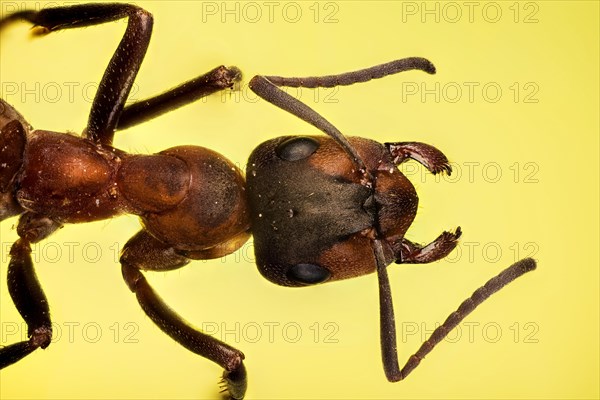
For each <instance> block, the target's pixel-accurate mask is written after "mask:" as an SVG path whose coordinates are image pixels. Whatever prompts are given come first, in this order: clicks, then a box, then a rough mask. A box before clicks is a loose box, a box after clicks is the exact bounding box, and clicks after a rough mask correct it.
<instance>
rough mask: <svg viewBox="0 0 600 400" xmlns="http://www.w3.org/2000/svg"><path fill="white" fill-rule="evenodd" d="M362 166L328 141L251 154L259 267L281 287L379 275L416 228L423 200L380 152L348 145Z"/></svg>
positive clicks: (291, 142)
mask: <svg viewBox="0 0 600 400" xmlns="http://www.w3.org/2000/svg"><path fill="white" fill-rule="evenodd" d="M349 143H350V145H351V146H352V148H353V150H354V153H355V154H357V155H358V157H360V160H359V162H357V161H356V160H355V159H354V158H353V156H352V155H351V154H349V153H348V151H346V150H345V149H344V148H342V146H340V145H339V143H338V142H336V141H335V140H333V139H331V138H329V137H326V136H285V137H279V138H276V139H273V140H269V141H267V142H265V143H263V144H261V145H260V146H259V147H258V148H257V149H255V150H254V152H253V153H252V154H251V156H250V159H249V162H248V168H247V177H246V179H247V192H248V199H249V205H250V210H251V224H252V228H251V229H252V232H253V235H254V247H255V253H256V262H257V265H258V269H259V270H260V272H261V274H262V275H263V276H264V277H265V278H267V279H268V280H270V281H271V282H274V283H276V284H278V285H283V286H306V285H313V284H318V283H323V282H330V281H335V280H340V279H347V278H352V277H356V276H361V275H365V274H369V273H372V272H375V270H376V267H377V260H376V256H375V253H374V249H373V242H374V240H375V239H377V240H381V241H382V242H383V244H384V254H385V262H386V264H389V263H391V262H392V261H395V260H396V259H398V258H399V256H398V249H397V247H398V246H397V245H396V244H397V243H399V241H400V240H401V239H402V237H403V236H404V233H405V232H406V230H407V229H408V227H409V226H410V224H411V223H412V221H413V219H414V217H415V214H416V209H417V203H418V199H417V195H416V192H415V190H414V188H413V186H412V184H411V183H410V182H409V181H408V179H406V177H404V175H402V174H401V173H400V171H399V170H398V169H397V168H396V166H395V165H394V163H393V160H392V156H391V155H390V152H389V150H388V149H387V148H386V147H384V146H383V145H382V144H380V143H377V142H374V141H372V140H368V139H363V138H349Z"/></svg>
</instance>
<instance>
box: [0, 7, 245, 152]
mask: <svg viewBox="0 0 600 400" xmlns="http://www.w3.org/2000/svg"><path fill="white" fill-rule="evenodd" d="M121 18H129V20H128V23H127V28H126V30H125V34H124V35H123V39H122V40H121V42H120V43H119V46H118V47H117V50H116V51H115V53H114V55H113V57H112V59H111V60H110V62H109V64H108V66H107V68H106V71H105V73H104V76H103V77H102V80H101V82H100V84H99V86H98V91H97V92H96V96H95V98H94V102H93V103H92V108H91V110H90V116H89V119H88V124H87V127H86V129H85V131H84V132H85V133H84V134H85V137H86V138H88V139H90V140H92V141H94V142H96V143H98V144H103V145H110V144H111V143H112V141H113V137H114V133H115V131H116V130H117V129H121V130H122V129H126V128H129V127H131V126H133V125H136V124H139V123H141V122H144V121H147V120H149V119H151V118H154V117H157V116H159V115H161V114H163V113H166V112H168V111H171V110H173V109H176V108H178V107H181V106H183V105H185V104H188V103H191V102H194V101H196V100H198V99H200V98H202V97H205V96H208V95H209V94H212V93H215V92H217V91H219V90H223V89H225V88H232V87H233V86H234V84H235V83H236V82H238V81H239V80H240V79H241V76H242V74H241V72H240V70H239V69H237V68H236V67H224V66H220V67H217V68H215V69H213V70H212V71H210V72H208V73H206V74H204V75H201V76H199V77H197V78H194V79H192V80H189V81H187V82H185V83H183V84H181V85H179V86H177V87H175V88H172V89H170V90H168V91H167V92H165V93H163V94H160V95H158V96H154V97H151V98H149V99H145V100H142V101H139V102H136V103H134V104H131V105H129V106H127V107H125V102H126V100H127V97H128V96H129V93H130V91H131V88H132V86H133V82H134V81H135V78H136V76H137V73H138V71H139V69H140V66H141V64H142V61H143V60H144V56H145V54H146V50H147V48H148V44H149V43H150V36H151V34H152V25H153V20H152V15H151V14H150V13H149V12H147V11H146V10H144V9H142V8H139V7H137V6H134V5H130V4H82V5H75V6H68V7H56V8H47V9H43V10H40V11H21V12H17V13H14V14H11V15H9V16H7V17H5V18H4V19H1V20H0V29H2V27H4V26H5V25H8V24H9V23H11V22H14V21H18V20H25V21H28V22H31V23H33V24H34V25H35V26H36V27H38V30H37V33H39V34H45V33H49V32H52V31H56V30H61V29H69V28H79V27H84V26H91V25H97V24H101V23H105V22H110V21H114V20H117V19H121Z"/></svg>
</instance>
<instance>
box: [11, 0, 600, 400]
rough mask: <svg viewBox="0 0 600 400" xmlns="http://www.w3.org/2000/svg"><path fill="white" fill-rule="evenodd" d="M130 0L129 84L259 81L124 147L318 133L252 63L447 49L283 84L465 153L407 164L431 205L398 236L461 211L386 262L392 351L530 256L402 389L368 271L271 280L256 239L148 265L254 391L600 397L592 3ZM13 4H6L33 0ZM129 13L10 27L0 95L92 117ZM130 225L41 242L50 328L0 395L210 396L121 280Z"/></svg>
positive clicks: (352, 130)
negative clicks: (138, 51) (385, 348)
mask: <svg viewBox="0 0 600 400" xmlns="http://www.w3.org/2000/svg"><path fill="white" fill-rule="evenodd" d="M136 3H137V4H138V5H140V6H142V7H144V8H146V9H147V10H149V11H151V12H152V13H153V15H154V18H155V25H154V35H153V37H152V42H151V44H150V48H149V49H148V53H147V57H146V59H145V62H144V64H143V66H142V68H141V71H140V73H139V76H138V79H137V81H136V87H135V89H134V93H133V94H132V97H133V98H134V99H137V100H139V99H142V98H144V97H145V96H149V95H153V94H155V93H158V92H160V91H162V90H164V89H167V88H169V87H171V86H174V85H176V84H178V83H180V82H182V81H184V80H187V79H190V78H192V77H194V76H196V75H199V74H202V73H204V72H206V71H208V70H209V69H211V68H213V67H215V66H217V65H220V64H226V65H237V66H238V67H240V68H241V69H242V70H243V71H244V74H245V79H244V85H243V86H242V90H241V92H239V93H232V94H229V93H226V94H223V95H216V96H212V97H211V98H209V99H207V100H203V101H200V102H198V103H196V104H193V105H190V106H188V107H186V108H184V109H180V110H178V111H175V112H172V113H170V114H168V115H165V116H162V117H160V118H158V119H156V120H153V121H151V122H148V123H145V124H143V125H140V126H138V127H135V128H132V129H130V130H128V131H126V132H122V133H118V134H117V136H116V140H115V145H116V146H118V147H120V148H122V149H125V150H128V151H132V152H140V153H149V152H156V151H159V150H162V149H164V148H167V147H171V146H176V145H182V144H195V145H201V146H206V147H208V148H211V149H215V150H217V151H219V152H221V153H222V154H224V155H225V156H227V157H228V158H229V159H231V160H233V161H234V162H236V163H239V165H240V166H241V167H243V166H244V164H245V160H246V159H247V157H248V155H249V154H250V152H251V150H252V149H253V148H254V147H256V146H257V145H258V144H259V143H261V142H262V141H264V140H267V139H269V138H273V137H276V136H278V135H283V134H315V133H317V131H316V130H315V129H314V128H312V127H311V126H309V125H307V124H305V123H303V122H302V121H300V120H298V119H297V118H295V117H293V116H291V115H288V114H286V113H285V112H283V111H281V110H278V109H276V108H275V107H273V106H271V105H269V104H267V103H265V102H262V101H260V102H259V101H256V98H255V96H254V95H253V94H252V93H251V92H250V91H249V90H248V88H247V82H248V81H249V79H250V78H251V77H252V76H253V75H255V74H272V75H282V76H303V75H304V76H306V75H324V74H333V73H339V72H344V71H348V70H353V69H358V68H363V67H367V66H371V65H375V64H378V63H383V62H387V61H390V60H393V59H396V58H402V57H407V56H423V57H427V58H429V59H430V60H432V61H433V62H434V63H435V65H436V66H437V68H438V73H437V75H435V76H429V75H427V74H424V73H422V72H418V71H412V72H406V73H403V74H400V75H397V76H392V77H388V78H386V79H383V80H378V81H374V82H370V83H366V84H362V85H357V86H352V87H344V88H339V89H335V90H332V89H319V90H316V91H311V90H307V89H303V90H301V91H299V92H296V91H293V90H292V91H291V93H293V94H295V95H299V96H300V98H301V99H302V100H303V101H306V102H307V103H308V104H310V105H311V106H314V108H315V109H317V110H318V111H319V112H321V113H322V114H323V115H324V116H325V117H327V118H328V119H329V120H330V121H332V122H333V123H334V124H336V125H337V126H338V127H339V128H340V129H341V130H342V131H343V132H344V133H345V134H347V135H360V136H365V137H369V138H373V139H377V140H380V141H382V142H383V141H413V140H414V141H423V142H427V143H430V144H432V145H435V146H437V147H438V148H439V149H441V150H442V151H443V152H444V153H445V154H447V155H448V157H449V158H450V159H451V161H452V162H453V163H454V165H455V173H454V175H453V177H451V178H442V179H441V180H440V181H439V182H436V179H435V178H433V177H432V176H431V175H429V174H427V173H426V171H425V170H424V169H423V168H421V167H420V166H419V165H418V164H416V163H414V162H410V163H407V164H406V165H405V166H404V167H403V170H404V171H405V172H406V174H407V176H408V177H409V178H410V179H411V180H412V182H413V183H414V184H415V186H416V188H417V191H418V193H419V197H420V200H421V203H420V207H419V213H418V215H417V218H416V220H415V222H414V224H413V226H412V227H411V228H410V230H409V232H408V235H407V237H408V238H410V239H411V240H414V241H417V242H428V241H430V240H433V239H434V238H435V237H436V236H437V235H438V234H439V233H441V231H442V230H444V229H453V228H455V227H456V226H458V225H460V226H461V227H462V228H463V231H464V236H463V239H462V242H461V245H460V247H459V251H457V252H455V253H453V254H452V255H451V257H450V258H449V260H445V261H441V262H439V263H436V264H433V265H421V266H392V267H390V279H391V284H392V289H393V293H394V302H395V308H396V323H397V328H398V338H399V343H398V348H399V353H400V358H401V362H403V361H404V360H405V359H406V358H408V356H409V355H410V354H412V353H413V352H414V351H415V350H416V349H417V347H418V346H419V344H420V342H421V341H422V335H424V334H426V333H427V332H428V331H430V330H431V329H433V327H434V326H435V324H436V323H441V322H442V321H443V320H444V319H445V317H446V316H447V315H448V314H449V313H450V312H451V311H453V310H454V309H455V307H456V306H458V304H459V303H460V301H462V300H463V299H464V298H466V297H467V296H468V295H470V293H471V292H472V291H473V290H474V289H475V288H477V287H478V286H479V285H481V284H483V283H484V282H485V281H486V280H487V279H489V278H490V277H492V276H493V275H495V274H496V273H498V272H499V271H500V270H502V269H503V268H505V267H506V266H508V265H509V264H511V263H512V262H513V261H514V260H515V259H516V258H518V257H525V256H527V255H532V256H533V257H535V258H536V259H537V260H538V261H539V268H538V270H537V271H535V272H533V273H531V274H529V275H527V276H525V277H523V278H522V279H521V280H519V281H517V282H515V283H514V284H512V285H511V286H509V287H507V288H506V289H504V290H503V291H502V292H500V293H499V294H497V295H495V296H494V297H492V298H491V299H490V300H489V301H488V302H487V303H486V304H484V305H483V306H482V307H481V308H480V309H478V310H476V312H474V313H473V315H472V316H470V317H469V318H468V319H467V320H466V321H465V323H463V324H461V326H460V331H459V332H453V333H451V334H450V339H449V340H447V341H446V342H444V343H443V344H442V345H440V346H439V348H437V349H435V350H434V352H433V353H432V354H431V355H429V356H428V357H427V359H426V360H425V361H424V362H423V363H422V365H421V366H420V367H419V368H418V369H417V370H416V371H414V372H413V374H412V375H411V376H409V378H408V379H407V380H406V381H405V382H401V383H396V384H391V383H388V382H387V381H386V379H385V376H384V373H383V368H382V366H381V361H380V351H379V343H378V341H379V338H378V329H379V328H378V300H377V283H376V277H375V276H374V275H372V276H366V277H362V278H360V279H355V280H351V281H346V282H337V283H335V284H327V285H323V286H319V287H314V288H303V289H287V288H282V287H277V286H275V285H273V284H271V283H269V282H267V281H266V280H264V279H263V278H262V277H261V276H260V275H259V274H258V272H257V270H256V268H255V266H254V264H253V256H252V245H251V242H250V243H248V244H247V245H246V246H245V247H244V248H243V251H240V252H238V253H236V255H230V256H228V257H226V258H225V259H223V260H213V261H207V262H199V261H198V262H194V263H192V264H191V265H190V266H188V267H186V268H184V269H181V270H179V271H174V272H170V273H154V274H148V275H149V279H150V281H151V282H152V284H153V285H154V286H155V288H156V289H157V291H158V292H159V293H160V294H161V295H162V296H163V297H164V299H165V300H166V301H167V302H168V303H169V304H171V305H172V307H173V308H174V309H176V310H178V311H179V312H180V313H181V314H182V315H184V316H185V317H186V318H187V319H188V320H190V321H192V322H193V323H194V324H196V325H197V326H200V327H204V328H205V329H207V330H210V331H212V332H215V331H216V334H217V337H219V338H221V339H224V340H226V341H228V342H229V343H231V344H232V345H235V346H237V347H239V348H240V349H241V350H243V351H244V353H245V355H246V364H247V368H248V373H249V389H248V396H247V397H248V398H249V399H317V398H340V399H342V398H344V399H348V398H350V399H375V398H377V399H382V398H389V399H399V398H411V399H412V398H455V399H459V398H460V399H462V398H544V399H546V398H578V399H580V398H586V399H587V398H590V399H591V398H598V396H599V389H598V376H599V371H598V359H599V356H598V342H599V340H598V339H599V333H598V318H599V317H598V316H599V311H598V293H599V288H598V285H599V279H598V268H599V261H598V243H599V238H598V184H599V177H598V132H599V129H598V109H599V104H598V76H599V69H598V38H599V33H598V12H599V10H598V3H597V2H592V1H589V2H566V1H563V2H561V1H552V2H550V1H548V2H543V1H540V2H521V3H514V2H497V3H487V2H456V3H439V2H429V3H423V2H420V1H418V2H393V1H388V2H368V3H367V2H366V1H352V2H350V1H348V2H343V1H342V2H320V3H315V2H312V1H306V2H304V1H302V2H279V1H275V2H253V3H240V2H229V3H222V2H220V1H215V2H194V1H183V2H161V1H152V2H143V1H140V2H136ZM467 3H468V4H467ZM0 4H1V7H2V10H1V11H2V13H5V12H7V11H10V10H14V9H15V8H17V9H22V8H23V7H24V5H27V4H28V3H24V2H9V1H3V2H2V3H0ZM29 4H30V5H29V6H30V7H37V8H39V7H42V6H43V5H44V3H40V2H34V3H29ZM52 4H54V5H56V4H57V3H52ZM498 10H499V12H500V14H498ZM517 11H518V12H517ZM124 28H125V22H124V21H119V22H114V23H110V24H105V25H103V26H98V27H90V28H85V29H78V30H71V31H65V32H58V33H53V34H51V35H48V36H46V37H43V38H34V39H31V38H30V37H29V35H28V32H29V27H28V26H27V25H26V24H18V25H15V26H14V27H11V28H10V29H7V30H6V31H4V32H3V33H2V37H1V40H0V45H1V48H0V57H1V62H0V83H1V86H0V95H2V97H3V98H4V99H6V100H7V101H8V102H10V103H11V104H13V105H15V107H16V108H17V109H18V110H20V112H21V113H22V114H23V115H24V116H25V117H26V118H27V120H28V121H29V122H30V123H31V124H33V126H34V127H36V128H41V129H49V130H56V131H74V132H80V131H81V129H82V128H83V127H84V126H85V123H86V120H87V114H88V110H89V107H90V102H91V98H92V97H93V94H94V87H95V86H94V85H95V84H96V83H97V82H98V81H99V79H100V76H101V74H102V72H103V70H104V68H105V66H106V63H107V62H108V60H109V58H110V57H111V55H112V52H113V51H114V49H115V47H116V45H117V43H118V42H119V40H120V39H121V36H122V33H123V31H124ZM498 90H500V91H498ZM498 174H500V175H498ZM206 201H210V199H206ZM15 224H16V219H11V220H7V221H4V222H2V226H1V231H0V235H1V236H0V242H1V243H0V244H1V250H0V254H1V262H0V278H1V279H0V300H1V303H0V312H1V314H0V333H1V335H0V336H1V337H0V343H2V344H10V343H13V342H15V341H16V340H17V338H18V337H20V336H21V335H24V334H25V332H26V328H25V326H24V325H23V324H22V320H21V318H20V316H19V315H18V314H17V312H16V311H15V309H14V306H13V305H12V302H11V300H10V298H9V295H8V291H7V287H6V283H5V279H6V268H7V264H8V249H9V247H10V244H11V243H12V242H13V241H14V240H15V238H16V232H15V230H14V225H15ZM138 229H139V224H138V222H137V220H136V218H134V217H121V218H116V219H114V220H111V221H103V222H97V223H93V224H87V225H85V224H84V225H78V226H66V227H65V228H64V229H62V230H61V231H59V232H57V233H56V234H55V235H53V236H52V237H51V238H50V239H48V240H46V241H44V242H43V243H42V244H40V245H39V246H38V247H35V249H34V251H35V255H34V257H35V259H36V266H37V271H38V274H39V278H40V280H41V282H42V283H43V286H44V288H45V290H46V293H47V296H48V299H49V302H50V305H51V309H52V316H53V321H54V322H55V324H56V326H55V333H56V340H55V342H54V343H53V344H52V345H51V346H50V347H49V348H48V349H46V350H45V351H37V352H36V353H34V354H33V355H31V356H29V357H27V358H26V359H25V360H23V361H22V362H20V363H18V364H16V365H14V366H12V367H10V368H7V369H5V370H2V371H1V372H0V398H2V399H24V398H28V399H46V398H48V399H59V398H61V399H62V398H65V399H75V398H77V399H81V398H85V399H101V398H102V399H104V398H121V399H123V398H125V399H142V398H152V399H159V398H178V399H196V398H214V397H216V393H217V391H218V389H217V386H216V383H217V380H218V376H219V375H220V374H221V370H220V368H218V367H217V366H216V365H214V364H212V363H211V362H209V361H206V360H203V359H200V358H199V357H197V356H195V355H193V354H192V353H189V352H188V351H186V350H184V349H182V348H181V347H180V346H178V345H177V344H176V343H174V342H173V341H172V340H171V339H169V338H168V337H167V336H166V335H164V334H162V333H161V332H160V331H159V330H158V329H157V328H156V327H154V326H153V325H152V323H151V322H150V321H149V319H148V318H147V317H146V316H145V315H144V314H143V313H142V311H141V310H140V308H139V307H138V305H137V303H136V301H135V298H134V296H133V295H132V294H131V293H130V292H129V291H128V289H127V288H126V286H125V284H124V283H123V281H122V279H121V272H120V268H119V265H118V251H119V246H120V245H122V244H123V243H125V242H126V240H127V239H128V238H129V237H130V236H132V235H133V234H134V233H135V232H136V231H137V230H138ZM316 333H318V335H316Z"/></svg>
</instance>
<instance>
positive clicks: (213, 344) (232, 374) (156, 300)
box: [121, 230, 247, 399]
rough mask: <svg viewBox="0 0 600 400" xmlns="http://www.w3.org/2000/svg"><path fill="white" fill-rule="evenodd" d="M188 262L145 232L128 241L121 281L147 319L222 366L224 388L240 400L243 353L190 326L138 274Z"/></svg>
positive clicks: (243, 387)
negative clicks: (132, 294)
mask: <svg viewBox="0 0 600 400" xmlns="http://www.w3.org/2000/svg"><path fill="white" fill-rule="evenodd" d="M188 262H189V259H188V258H186V257H184V256H181V255H179V254H178V253H177V252H176V250H175V249H173V248H172V247H170V246H169V245H166V244H164V243H162V242H160V241H159V240H157V239H155V238H154V237H152V236H151V235H150V234H149V233H147V232H146V231H144V230H142V231H140V232H138V233H137V234H136V235H135V236H134V237H133V238H131V239H130V240H129V241H128V242H127V244H126V245H125V248H124V249H123V254H122V256H121V266H122V272H123V279H124V280H125V282H126V283H127V286H128V287H129V289H130V290H131V291H132V292H133V293H135V295H136V297H137V300H138V302H139V303H140V305H141V307H142V309H143V310H144V312H145V313H146V314H147V315H148V317H150V319H151V320H152V321H153V322H154V323H155V324H156V325H157V326H158V327H159V328H160V329H161V330H162V331H163V332H165V333H166V334H167V335H169V336H170V337H171V338H173V339H174V340H175V341H177V342H178V343H179V344H181V345H182V346H183V347H185V348H186V349H188V350H190V351H192V352H194V353H196V354H198V355H200V356H202V357H205V358H208V359H209V360H211V361H213V362H215V363H217V364H219V365H220V366H221V367H223V369H224V372H223V379H222V384H223V389H224V390H228V391H229V394H230V395H231V397H232V398H234V399H242V398H243V397H244V394H245V392H246V387H247V380H246V369H245V367H244V363H243V359H244V354H243V353H242V352H241V351H239V350H237V349H235V348H233V347H231V346H229V345H228V344H226V343H224V342H221V341H220V340H218V339H215V338H213V337H212V336H209V335H207V334H205V333H203V332H200V331H199V330H197V329H196V328H194V327H192V326H191V325H190V324H189V323H188V322H187V321H185V320H184V319H183V318H182V317H181V316H179V315H178V314H177V313H175V312H174V311H173V310H171V309H170V308H169V306H168V305H167V304H165V302H164V301H163V300H162V299H161V298H160V297H159V296H158V295H157V294H156V292H154V290H153V289H152V287H151V286H150V285H149V284H148V281H147V280H146V278H145V277H144V275H143V274H142V273H141V271H140V270H160V271H166V270H172V269H176V268H180V267H182V266H184V265H185V264H187V263H188Z"/></svg>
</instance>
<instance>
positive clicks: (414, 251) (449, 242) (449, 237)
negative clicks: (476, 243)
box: [392, 226, 462, 264]
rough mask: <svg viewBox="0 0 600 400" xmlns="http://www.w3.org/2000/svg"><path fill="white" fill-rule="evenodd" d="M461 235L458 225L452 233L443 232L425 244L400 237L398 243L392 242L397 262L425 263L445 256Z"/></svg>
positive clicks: (452, 248)
mask: <svg viewBox="0 0 600 400" xmlns="http://www.w3.org/2000/svg"><path fill="white" fill-rule="evenodd" d="M461 235H462V230H461V229H460V226H459V227H458V228H456V231H455V232H454V233H452V232H447V231H446V232H443V233H442V234H441V235H440V236H438V237H437V238H436V239H435V240H434V241H433V242H431V243H429V244H428V245H426V246H422V245H420V244H417V243H414V242H411V241H410V240H408V239H406V238H402V240H401V241H399V243H394V244H392V248H393V249H394V253H395V254H396V259H397V261H396V263H397V264H427V263H431V262H434V261H437V260H441V259H442V258H444V257H446V256H447V255H448V254H450V252H451V251H452V250H454V248H455V247H456V245H457V244H458V239H459V238H460V236H461Z"/></svg>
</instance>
